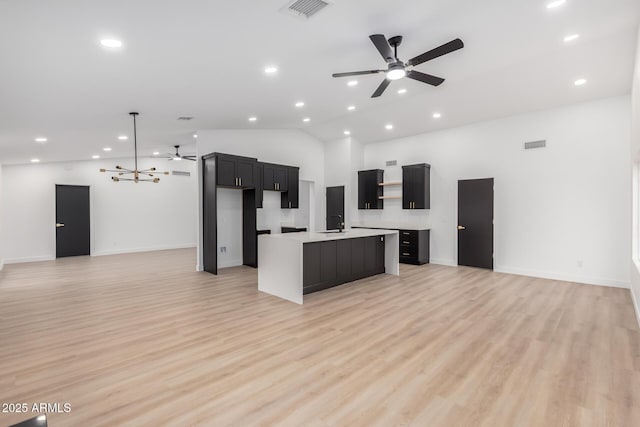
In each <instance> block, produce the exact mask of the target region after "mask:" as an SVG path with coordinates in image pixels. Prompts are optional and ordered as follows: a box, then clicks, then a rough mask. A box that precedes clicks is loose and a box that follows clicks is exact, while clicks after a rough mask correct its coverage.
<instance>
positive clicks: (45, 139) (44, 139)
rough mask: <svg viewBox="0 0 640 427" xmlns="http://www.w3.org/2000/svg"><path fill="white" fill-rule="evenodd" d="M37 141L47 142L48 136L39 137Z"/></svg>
mask: <svg viewBox="0 0 640 427" xmlns="http://www.w3.org/2000/svg"><path fill="white" fill-rule="evenodd" d="M35 141H36V142H47V138H42V137H38V138H36V139H35Z"/></svg>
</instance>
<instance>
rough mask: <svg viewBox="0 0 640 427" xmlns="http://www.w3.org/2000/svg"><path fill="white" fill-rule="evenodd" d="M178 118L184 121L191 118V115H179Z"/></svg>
mask: <svg viewBox="0 0 640 427" xmlns="http://www.w3.org/2000/svg"><path fill="white" fill-rule="evenodd" d="M178 120H185V121H189V120H193V116H180V117H178Z"/></svg>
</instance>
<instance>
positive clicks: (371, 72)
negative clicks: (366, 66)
mask: <svg viewBox="0 0 640 427" xmlns="http://www.w3.org/2000/svg"><path fill="white" fill-rule="evenodd" d="M384 72H385V70H367V71H352V72H350V73H335V74H332V77H349V76H361V75H363V74H378V73H384Z"/></svg>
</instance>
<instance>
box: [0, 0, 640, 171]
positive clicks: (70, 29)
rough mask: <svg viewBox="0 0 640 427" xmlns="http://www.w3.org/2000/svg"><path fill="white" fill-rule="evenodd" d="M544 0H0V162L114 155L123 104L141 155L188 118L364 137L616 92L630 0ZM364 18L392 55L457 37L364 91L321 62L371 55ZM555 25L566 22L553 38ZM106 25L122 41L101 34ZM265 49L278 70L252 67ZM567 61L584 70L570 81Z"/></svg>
mask: <svg viewBox="0 0 640 427" xmlns="http://www.w3.org/2000/svg"><path fill="white" fill-rule="evenodd" d="M548 1H549V0H528V1H513V0H484V1H477V0H430V1H425V0H404V1H396V2H390V1H388V0H335V2H334V4H332V5H331V6H329V7H328V8H327V9H325V10H323V11H321V12H320V13H318V14H317V15H316V16H314V17H313V18H311V19H310V20H308V21H305V20H301V19H298V18H295V17H292V16H289V15H286V14H283V13H281V12H279V9H280V8H281V7H282V6H283V5H284V4H285V3H286V1H285V0H261V1H255V0H254V1H249V2H237V1H228V2H222V1H217V0H208V1H205V0H183V1H179V2H178V1H175V0H136V1H131V0H109V1H103V2H95V1H86V0H65V1H62V0H50V1H46V2H43V1H39V0H20V1H2V2H0V58H1V61H2V66H1V67H0V162H1V163H25V162H28V161H29V159H31V158H34V157H37V158H40V159H41V160H42V161H58V160H75V159H88V158H90V157H91V155H92V154H100V155H102V156H103V157H122V156H128V155H130V154H131V146H132V140H131V139H130V140H129V141H126V142H120V141H118V140H117V139H116V137H117V135H119V134H123V133H124V134H127V135H131V121H130V118H129V116H128V114H127V113H128V112H129V111H131V110H138V111H140V113H141V115H140V118H139V143H140V146H141V153H142V154H146V155H148V154H150V153H151V152H152V151H154V150H159V151H162V152H166V151H170V150H172V147H171V146H172V145H174V144H183V145H185V148H184V149H183V150H181V151H184V153H188V152H190V151H191V152H192V151H193V147H194V139H193V138H192V133H193V131H195V130H197V129H210V128H225V129H228V128H237V129H243V128H247V129H250V128H269V129H273V128H299V129H303V130H305V131H307V132H308V133H310V134H312V135H314V136H316V137H318V138H320V139H322V140H331V139H337V138H340V137H342V136H343V131H344V130H345V129H348V130H350V131H351V132H352V136H354V137H355V138H357V139H359V140H360V141H362V142H365V143H368V142H374V141H379V140H384V139H389V138H395V137H400V136H406V135H412V134H416V133H420V132H426V131H431V130H435V129H439V128H444V127H450V126H456V125H460V124H465V123H470V122H475V121H479V120H485V119H491V118H496V117H501V116H505V115H509V114H513V113H517V112H524V111H531V110H538V109H544V108H549V107H554V106H558V105H563V104H568V103H573V102H579V101H584V100H589V99H594V98H601V97H605V96H612V95H618V94H625V93H629V91H630V85H631V74H632V67H633V56H634V51H635V40H636V35H637V26H638V23H639V21H640V19H639V18H640V2H638V1H637V0H607V1H603V0H567V2H566V4H565V5H563V6H561V7H559V8H557V9H553V10H548V9H547V8H546V7H545V5H546V3H547V2H548ZM373 33H383V34H386V35H387V36H389V37H390V36H393V35H397V34H400V35H403V36H404V42H403V44H402V46H400V48H399V56H400V58H401V59H404V60H405V61H406V60H408V59H409V58H411V57H413V56H415V55H417V54H419V53H422V52H423V51H425V50H428V49H431V48H433V47H436V46H438V45H440V44H442V43H444V42H447V41H449V40H451V39H453V38H456V37H460V38H462V39H463V40H464V42H465V45H466V46H465V48H464V49H462V50H460V51H457V52H454V53H452V54H450V55H447V56H444V57H441V58H438V59H436V60H434V61H432V62H428V63H425V64H422V65H420V66H418V67H417V69H418V70H420V71H423V72H427V73H430V74H435V75H438V76H442V77H445V78H446V79H447V81H446V82H445V83H444V84H443V85H442V86H440V87H437V88H434V87H430V86H427V85H424V84H421V83H419V82H415V81H411V80H406V79H404V80H401V81H398V82H393V83H392V85H391V86H390V87H389V89H387V92H386V93H385V94H384V95H383V96H382V97H380V98H377V99H371V98H370V95H371V93H373V91H374V90H375V88H376V87H377V85H378V84H379V83H380V81H381V80H382V78H383V76H382V75H373V76H361V77H359V78H358V81H359V84H358V85H357V86H356V87H347V85H346V83H347V81H348V79H333V78H331V74H332V73H334V72H343V71H355V70H363V69H375V68H384V62H383V60H382V59H381V57H380V56H379V54H378V53H377V51H376V49H375V48H374V47H373V45H372V44H371V42H370V41H369V39H368V35H369V34H373ZM571 33H579V34H580V35H581V37H580V38H579V39H578V40H576V41H575V42H572V43H570V44H565V43H563V41H562V39H563V37H564V36H566V35H568V34H571ZM109 37H111V38H117V39H121V40H122V41H123V42H124V46H123V48H121V49H118V50H107V49H105V48H102V47H101V46H100V44H99V41H100V40H101V39H103V38H109ZM272 64H273V65H276V66H277V67H278V68H279V71H278V73H277V74H275V75H272V76H267V75H265V74H264V72H263V70H264V67H265V66H267V65H272ZM579 77H584V78H586V79H588V83H587V84H586V85H585V86H582V87H575V86H574V85H573V81H574V80H576V79H577V78H579ZM402 87H404V88H406V89H407V93H406V94H404V95H398V94H397V89H399V88H402ZM298 100H302V101H304V102H305V103H306V106H305V107H304V108H302V109H297V108H295V107H294V103H295V102H296V101H298ZM348 105H356V107H357V110H356V111H354V112H347V109H346V108H347V106H348ZM435 111H438V112H441V113H442V118H441V119H439V120H434V119H433V118H432V117H431V115H432V113H433V112H435ZM251 115H255V116H257V117H258V118H259V119H258V121H257V122H255V123H249V122H248V121H247V118H248V117H249V116H251ZM178 116H194V117H195V119H194V120H193V121H190V122H183V121H178V120H177V117H178ZM306 116H308V117H311V122H310V123H308V124H305V123H303V122H302V118H303V117H306ZM386 123H393V125H394V130H393V131H387V130H385V129H384V125H385V124H386ZM37 136H46V137H47V138H48V142H47V143H44V144H39V143H36V142H34V138H35V137H37ZM105 146H109V147H112V148H113V151H112V152H111V153H103V152H102V148H103V147H105Z"/></svg>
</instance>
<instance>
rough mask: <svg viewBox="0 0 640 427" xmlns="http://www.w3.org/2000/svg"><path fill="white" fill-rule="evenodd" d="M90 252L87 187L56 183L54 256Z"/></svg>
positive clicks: (87, 253)
mask: <svg viewBox="0 0 640 427" xmlns="http://www.w3.org/2000/svg"><path fill="white" fill-rule="evenodd" d="M90 253H91V221H90V212H89V187H87V186H84V185H56V257H57V258H62V257H68V256H79V255H89V254H90Z"/></svg>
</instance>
